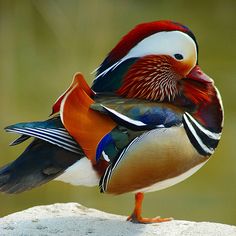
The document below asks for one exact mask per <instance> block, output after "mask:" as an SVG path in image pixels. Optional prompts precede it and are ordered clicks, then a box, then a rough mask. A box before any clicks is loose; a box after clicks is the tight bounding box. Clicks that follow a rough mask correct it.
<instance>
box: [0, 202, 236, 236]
mask: <svg viewBox="0 0 236 236" xmlns="http://www.w3.org/2000/svg"><path fill="white" fill-rule="evenodd" d="M0 235H1V236H5V235H7V236H11V235H17V236H28V235H29V236H34V235H37V236H46V235H58V236H62V235H63V236H73V235H76V236H80V235H81V236H86V235H87V236H96V235H97V236H129V235H138V236H143V235H144V236H152V235H155V236H159V235H160V236H177V235H178V236H179V235H181V236H193V235H194V236H236V227H235V226H230V225H224V224H217V223H209V222H199V223H197V222H189V221H177V220H173V221H170V222H165V223H159V224H148V225H144V224H133V223H130V222H127V221H126V217H125V216H118V215H113V214H108V213H105V212H101V211H98V210H95V209H90V208H86V207H84V206H82V205H80V204H78V203H66V204H54V205H48V206H36V207H33V208H30V209H27V210H25V211H21V212H17V213H14V214H11V215H8V216H5V217H3V218H0Z"/></svg>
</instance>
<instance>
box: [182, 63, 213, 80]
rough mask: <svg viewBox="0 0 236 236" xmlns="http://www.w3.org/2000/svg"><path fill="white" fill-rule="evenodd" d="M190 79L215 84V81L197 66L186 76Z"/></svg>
mask: <svg viewBox="0 0 236 236" xmlns="http://www.w3.org/2000/svg"><path fill="white" fill-rule="evenodd" d="M186 78H188V79H192V80H195V81H198V82H201V83H213V80H212V79H211V78H210V77H209V76H208V75H207V74H205V73H204V72H203V71H202V70H201V68H200V67H199V66H198V65H196V66H195V67H194V68H193V69H192V70H191V71H190V72H189V74H188V75H187V76H186Z"/></svg>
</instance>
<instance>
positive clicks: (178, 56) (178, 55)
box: [174, 53, 184, 60]
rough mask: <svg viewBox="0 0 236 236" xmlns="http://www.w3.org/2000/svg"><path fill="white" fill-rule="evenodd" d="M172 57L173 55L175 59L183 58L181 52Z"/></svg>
mask: <svg viewBox="0 0 236 236" xmlns="http://www.w3.org/2000/svg"><path fill="white" fill-rule="evenodd" d="M174 57H175V59H177V60H182V59H184V57H183V55H182V54H179V53H176V54H174Z"/></svg>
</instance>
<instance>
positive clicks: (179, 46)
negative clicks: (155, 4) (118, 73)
mask: <svg viewBox="0 0 236 236" xmlns="http://www.w3.org/2000/svg"><path fill="white" fill-rule="evenodd" d="M152 54H154V55H155V54H156V55H169V56H171V57H173V58H175V57H174V55H175V54H180V55H182V56H183V59H182V60H183V61H184V60H189V59H190V58H193V62H194V65H193V66H195V64H196V62H197V48H196V44H195V42H194V41H193V39H192V38H191V37H190V36H188V35H187V34H185V33H183V32H180V31H170V32H169V31H164V32H159V33H156V34H153V35H151V36H149V37H147V38H145V39H143V40H142V41H141V42H139V43H138V44H137V45H136V46H135V47H133V48H132V49H131V50H130V51H129V53H128V54H127V55H126V56H125V57H124V58H126V59H128V58H132V57H143V56H147V55H152ZM124 58H123V59H124Z"/></svg>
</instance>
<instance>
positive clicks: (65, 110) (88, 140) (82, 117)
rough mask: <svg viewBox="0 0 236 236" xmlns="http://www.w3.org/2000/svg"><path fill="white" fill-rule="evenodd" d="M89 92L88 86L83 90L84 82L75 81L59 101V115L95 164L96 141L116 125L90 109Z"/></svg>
mask: <svg viewBox="0 0 236 236" xmlns="http://www.w3.org/2000/svg"><path fill="white" fill-rule="evenodd" d="M81 76H82V75H81ZM80 79H81V78H80ZM83 81H84V79H83ZM84 82H85V81H84ZM85 83H86V82H85ZM86 87H87V86H86ZM89 94H92V90H91V89H90V88H89V90H85V89H84V84H81V83H80V82H79V81H77V82H76V83H75V84H74V86H72V88H71V89H70V90H69V91H68V92H67V94H65V96H64V98H63V100H62V102H61V107H60V115H61V119H62V122H63V124H64V126H65V128H66V129H67V131H68V132H69V134H70V135H71V136H72V137H73V138H74V139H75V140H76V141H77V142H78V143H79V145H80V146H81V147H82V149H83V151H84V153H85V154H86V156H87V157H88V158H89V159H90V160H91V161H92V162H93V164H95V163H96V160H95V157H96V149H97V145H98V143H99V142H100V140H101V139H102V138H103V136H104V135H106V134H107V133H109V132H110V131H111V130H112V129H113V128H114V127H115V126H116V123H115V122H114V121H113V120H112V119H111V118H110V117H108V116H106V115H103V114H101V113H98V112H96V111H93V110H91V109H90V106H91V104H93V103H94V101H93V99H91V98H90V96H89Z"/></svg>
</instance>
